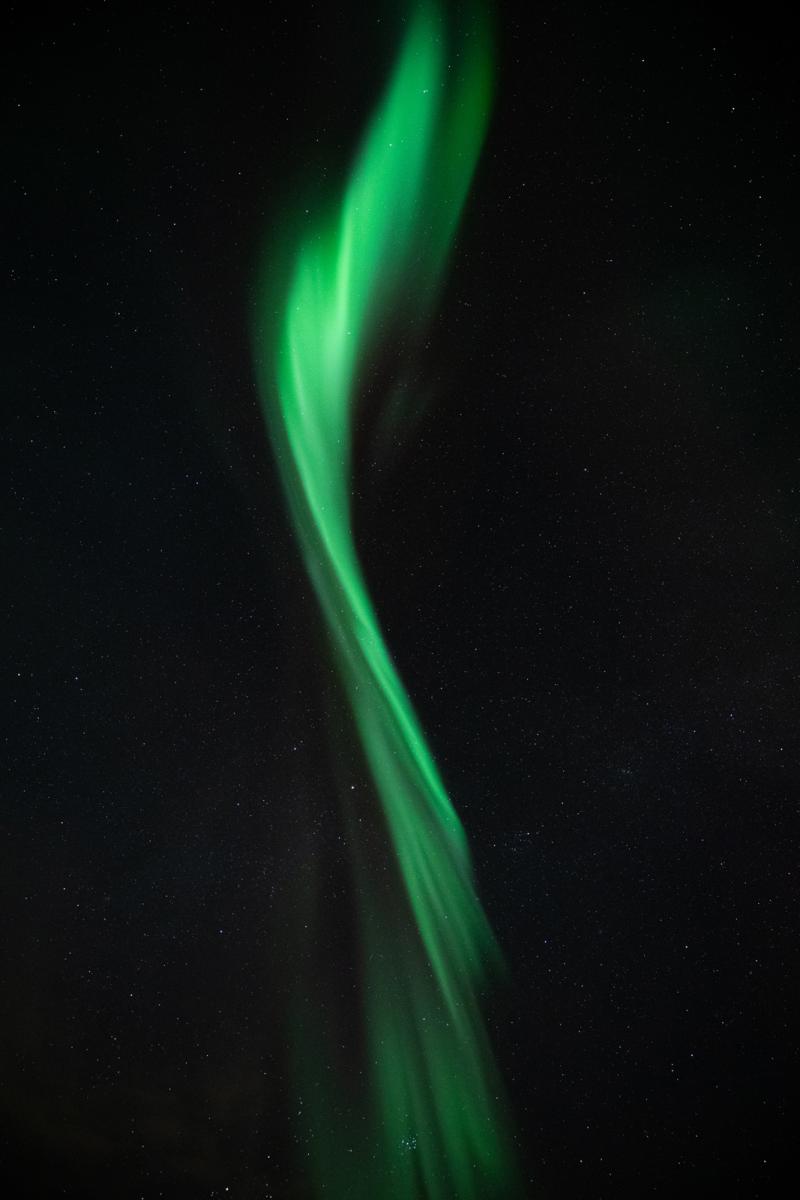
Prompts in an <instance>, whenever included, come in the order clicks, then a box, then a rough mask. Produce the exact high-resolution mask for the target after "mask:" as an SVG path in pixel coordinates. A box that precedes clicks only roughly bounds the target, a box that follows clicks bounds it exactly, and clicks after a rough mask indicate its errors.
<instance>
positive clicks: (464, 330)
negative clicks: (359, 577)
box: [0, 0, 800, 1200]
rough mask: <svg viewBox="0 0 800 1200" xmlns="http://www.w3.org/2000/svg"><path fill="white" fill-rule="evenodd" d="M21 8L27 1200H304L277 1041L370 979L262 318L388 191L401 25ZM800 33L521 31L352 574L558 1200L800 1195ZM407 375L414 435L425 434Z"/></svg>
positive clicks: (4, 1139)
mask: <svg viewBox="0 0 800 1200" xmlns="http://www.w3.org/2000/svg"><path fill="white" fill-rule="evenodd" d="M15 9H16V11H15V12H14V13H13V32H12V34H11V35H10V36H9V34H8V32H7V35H6V38H5V39H4V41H5V50H4V53H5V57H6V64H5V66H4V69H3V73H2V80H3V91H4V101H5V103H4V123H3V143H4V173H3V174H4V187H3V202H2V225H3V230H4V237H3V250H4V255H3V257H4V268H3V271H4V278H5V280H6V281H7V282H8V291H7V299H6V301H5V305H4V315H5V317H6V319H5V320H4V322H3V328H4V335H3V336H4V346H3V350H2V364H3V377H4V381H5V383H4V388H3V393H4V400H3V407H2V417H3V436H2V441H1V442H0V444H1V445H2V454H3V458H4V461H3V477H4V481H5V483H6V486H7V489H8V496H7V500H6V503H5V506H4V514H3V521H2V527H3V535H4V547H5V564H6V569H5V579H6V581H7V587H8V591H7V601H6V605H5V610H6V617H5V622H4V626H5V650H6V652H5V654H4V669H5V686H4V693H5V697H4V698H5V700H6V703H7V716H6V718H5V721H4V729H3V746H4V753H3V781H4V782H3V798H4V803H3V806H2V841H1V842H0V846H1V849H0V889H1V890H2V906H3V917H4V920H3V936H2V939H1V941H2V962H3V974H2V989H1V991H0V995H1V996H2V1005H3V1014H2V1022H0V1031H1V1032H2V1058H1V1059H0V1175H2V1177H3V1178H4V1179H8V1180H10V1190H9V1191H8V1194H9V1195H12V1196H31V1197H39V1196H41V1197H69V1198H70V1200H72V1198H74V1200H82V1198H86V1200H95V1198H100V1197H103V1198H104V1200H105V1198H107V1197H112V1196H113V1197H115V1198H116V1197H119V1200H139V1198H141V1200H156V1198H158V1197H169V1198H170V1200H195V1198H197V1200H200V1198H211V1197H219V1198H225V1197H228V1196H230V1198H231V1200H237V1198H238V1200H255V1198H257V1197H258V1198H266V1197H271V1198H273V1200H310V1197H311V1192H310V1189H309V1185H308V1182H307V1180H306V1178H305V1175H304V1171H303V1166H302V1164H303V1161H304V1154H305V1153H306V1149H305V1147H304V1146H303V1143H302V1137H301V1136H300V1135H299V1134H298V1132H297V1126H296V1124H295V1123H294V1120H295V1117H296V1114H297V1111H298V1107H302V1104H303V1097H302V1096H298V1095H297V1094H296V1091H295V1090H294V1089H293V1087H292V1086H291V1082H290V1080H289V1079H288V1077H287V1070H286V1061H285V1059H286V1045H285V1031H284V1017H283V1015H282V1014H283V1013H285V1010H286V1007H287V1004H289V1003H290V1002H291V995H292V981H294V982H295V984H296V981H297V980H298V979H300V978H310V979H312V980H313V981H314V982H313V983H312V985H311V986H315V987H317V988H318V989H319V991H320V992H322V991H324V990H325V989H326V988H331V989H335V988H336V987H337V986H338V981H339V980H341V979H342V978H343V977H344V976H345V975H347V974H348V973H350V972H351V971H352V963H353V960H354V956H355V954H356V950H355V948H354V945H353V940H354V939H353V923H352V914H351V912H350V901H349V899H348V884H347V880H348V871H349V867H348V858H347V845H346V838H345V832H344V829H343V827H342V821H341V817H340V814H339V810H338V807H337V801H336V796H335V788H336V779H335V776H336V764H335V762H334V758H335V755H334V754H333V751H332V746H331V737H330V728H329V726H330V722H331V717H330V706H331V704H333V705H334V707H335V705H336V704H337V703H339V704H341V702H342V701H341V698H340V697H339V698H338V699H337V697H338V693H337V691H336V688H335V684H334V681H333V668H332V666H331V664H330V660H329V656H328V655H327V652H326V649H325V644H324V639H323V636H322V631H321V625H320V622H319V619H318V615H317V613H316V609H315V605H314V599H313V596H312V594H311V590H310V587H309V585H308V583H307V581H306V578H305V575H304V571H303V566H302V562H301V560H300V555H299V553H298V551H297V549H296V546H295V544H294V542H293V538H292V534H291V530H290V527H289V523H288V521H287V518H286V513H285V506H284V502H283V497H282V494H281V491H280V487H279V481H278V477H277V472H276V469H275V467H274V464H273V460H272V457H271V452H270V447H269V444H268V442H267V439H266V436H265V433H264V428H263V422H262V419H261V415H260V412H259V408H258V402H257V397H256V391H255V385H254V381H253V368H252V350H251V346H250V341H249V323H250V315H251V311H252V305H253V289H254V272H255V268H256V261H257V257H258V253H259V247H260V246H261V244H262V241H263V239H264V238H265V237H267V238H268V237H269V236H270V234H271V232H272V231H274V230H275V229H280V228H284V227H287V226H291V227H298V226H300V225H301V224H302V218H303V216H304V214H305V213H306V210H309V209H310V210H312V211H315V209H316V206H317V205H318V203H319V198H320V196H321V195H322V194H325V195H327V194H329V193H330V194H335V192H336V189H337V188H338V187H340V186H341V183H342V180H343V178H344V174H345V172H346V170H347V168H348V165H349V161H350V157H351V155H352V152H353V149H354V146H355V144H356V142H357V138H358V135H359V133H360V131H361V130H362V128H363V127H364V124H365V121H366V119H367V118H368V116H369V114H370V112H371V110H372V107H373V105H374V102H375V100H376V97H377V95H378V94H379V91H380V87H381V85H382V83H383V80H384V78H385V75H386V72H387V70H388V68H389V66H390V64H391V61H392V56H393V53H394V51H395V49H396V47H397V43H398V38H399V36H400V32H401V29H402V22H401V15H402V14H401V13H400V12H398V11H394V10H392V9H389V8H383V7H382V6H372V5H356V4H347V5H344V6H339V5H336V6H334V5H327V4H313V3H307V2H305V0H301V2H299V3H294V4H291V5H284V4H277V3H275V4H270V3H267V4H264V5H261V6H259V7H258V8H257V10H256V11H255V12H254V13H253V14H252V15H249V16H246V15H245V9H244V8H241V9H240V10H237V9H236V8H235V7H234V8H233V9H231V7H230V6H228V5H223V4H213V3H205V4H202V3H201V4H197V5H189V4H186V5H178V4H168V5H165V6H162V7H161V9H160V11H159V12H158V13H157V14H155V15H154V14H153V13H151V12H149V11H148V10H147V9H146V7H145V6H127V7H125V6H115V5H111V4H103V5H101V4H96V5H67V6H64V7H62V9H60V10H59V11H58V12H57V15H56V16H55V17H53V16H47V17H46V18H45V15H44V13H43V12H40V11H38V10H36V9H29V8H27V7H26V8H23V6H20V5H17V6H15ZM777 13H778V9H777V8H775V9H773V10H770V9H769V8H765V7H762V8H760V9H756V10H752V11H751V12H750V13H749V15H748V19H747V22H746V23H742V24H741V25H736V24H731V16H730V12H729V11H728V12H726V13H725V14H724V19H720V17H719V16H718V14H717V13H715V12H714V11H713V10H711V9H709V10H707V11H704V10H703V8H702V6H701V7H700V9H698V8H697V6H681V7H675V6H660V7H653V6H649V5H644V6H618V7H614V8H610V7H607V6H604V5H602V6H598V5H591V6H586V7H583V6H581V5H554V4H543V5H534V6H529V5H523V4H512V3H507V4H500V5H498V7H497V10H496V24H497V37H498V59H497V95H496V100H495V106H494V111H493V118H492V123H491V126H490V130H489V134H488V138H487V141H486V144H485V147H484V152H483V155H482V157H481V160H480V163H479V167H478V171H477V174H476V177H475V181H474V184H473V188H472V191H471V193H470V195H469V198H468V201H467V205H466V209H465V215H464V220H463V223H462V226H461V229H460V232H459V236H458V239H457V242H456V246H455V250H454V252H453V255H452V259H451V262H450V269H449V274H448V278H447V282H446V285H445V287H444V290H443V293H442V295H441V298H440V301H439V303H438V306H437V309H436V312H435V315H434V317H433V319H432V321H431V323H430V326H429V328H428V329H427V330H426V331H425V336H424V337H423V338H422V339H421V340H420V339H419V338H416V337H415V338H410V339H409V343H408V345H404V344H403V338H402V330H399V331H398V332H396V333H395V335H394V336H395V339H396V341H397V344H395V345H391V346H388V347H387V348H386V353H385V356H384V360H382V361H381V362H380V364H379V365H378V366H377V367H376V368H375V370H374V372H373V375H372V377H371V384H370V386H368V387H367V388H366V391H367V393H368V394H367V395H366V396H365V398H364V405H365V407H364V414H365V415H364V420H363V427H361V428H359V432H358V439H357V450H358V454H357V460H356V482H355V487H354V512H355V525H356V530H357V536H358V545H359V548H360V551H361V555H362V560H363V563H364V566H365V572H366V575H367V578H368V580H369V583H370V585H371V588H372V592H373V596H374V598H375V602H376V606H377V609H378V612H379V614H380V616H381V619H382V623H383V628H384V631H385V634H386V639H387V642H388V645H389V647H390V649H391V651H392V653H393V655H394V657H395V660H396V662H397V664H398V667H399V669H400V671H401V673H402V675H403V678H404V680H405V682H406V684H407V686H408V689H409V692H410V693H411V696H412V697H413V700H414V703H415V705H416V707H417V711H418V713H419V715H420V718H421V720H422V723H423V726H424V728H425V730H426V732H427V734H428V736H429V738H430V742H431V745H432V748H433V750H434V752H435V755H436V758H437V762H438V764H439V766H440V768H441V771H442V774H443V776H444V778H445V780H446V782H447V785H448V788H449V792H450V795H451V797H452V799H453V802H454V804H455V806H456V808H457V810H458V812H459V814H460V815H461V817H462V820H463V822H464V825H465V827H466V830H467V833H468V836H469V840H470V844H471V847H472V851H473V855H474V860H475V867H476V874H477V879H478V885H479V891H480V894H481V897H482V899H483V902H484V905H485V908H486V910H487V912H488V914H489V916H490V919H491V921H492V924H493V927H494V929H495V932H496V934H497V937H498V940H499V942H500V944H501V946H502V947H503V950H504V954H505V958H506V960H507V964H508V968H509V977H508V980H507V981H506V982H505V983H503V984H501V985H500V986H498V987H497V988H496V989H495V991H494V992H493V993H492V994H490V996H489V997H488V1000H487V1006H486V1013H487V1021H488V1024H489V1028H490V1032H491V1036H492V1039H493V1042H494V1046H495V1049H496V1053H497V1058H498V1061H499V1063H500V1067H501V1070H502V1073H503V1075H504V1077H505V1079H506V1082H507V1085H508V1089H509V1092H510V1095H511V1099H512V1106H513V1110H514V1113H515V1120H516V1139H517V1142H518V1145H519V1147H520V1153H521V1155H522V1157H523V1160H524V1164H525V1177H526V1179H528V1180H529V1181H530V1183H529V1194H530V1197H531V1198H532V1200H533V1198H535V1197H541V1198H542V1200H619V1198H620V1197H631V1198H633V1197H650V1196H652V1197H668V1196H669V1197H672V1196H674V1195H675V1193H676V1191H678V1192H680V1193H682V1194H683V1195H689V1196H702V1197H715V1196H726V1197H739V1196H741V1197H747V1198H748V1200H749V1198H761V1200H767V1198H770V1197H773V1196H775V1197H777V1196H779V1195H785V1194H787V1193H786V1192H785V1191H783V1190H781V1188H780V1187H779V1184H778V1180H779V1179H780V1177H781V1174H782V1171H783V1169H784V1168H785V1167H787V1166H788V1167H789V1168H790V1169H791V1170H792V1171H793V1170H794V1155H793V1154H791V1153H790V1152H791V1151H792V1150H793V1149H794V1145H795V1142H796V1122H795V1113H796V1109H797V1081H796V1080H797V1068H798V1062H797V1041H798V1039H797V1037H796V1029H795V1024H796V1013H797V1008H798V1003H799V1002H800V994H799V992H800V989H799V988H798V921H797V912H796V910H797V880H798V863H797V844H798V833H799V832H800V830H799V829H798V785H799V784H800V768H799V767H798V754H797V752H798V738H797V733H796V726H797V715H798V705H797V684H796V677H797V672H798V667H800V654H799V653H798V618H797V611H798V601H799V600H800V595H799V594H798V592H799V590H800V589H798V565H797V563H798V548H799V547H800V526H799V524H798V522H799V521H800V419H798V412H797V395H798V385H800V353H799V352H798V346H799V345H800V343H798V334H797V330H798V321H800V303H799V301H800V285H797V284H796V277H797V263H798V250H799V249H800V246H798V241H799V240H800V239H798V232H797V212H798V211H800V187H799V186H798V182H799V175H798V166H799V165H800V163H799V161H798V104H797V85H796V63H795V57H794V45H795V43H794V42H793V40H792V38H791V37H790V35H789V29H788V25H787V24H782V20H783V19H782V18H781V19H779V18H778V16H777ZM787 20H788V18H787ZM401 369H402V372H403V375H404V378H406V379H407V380H409V381H410V386H411V390H412V391H414V392H415V393H416V394H417V395H418V397H419V401H420V403H419V406H418V411H417V413H416V415H415V419H414V420H413V421H411V422H410V423H409V424H407V427H406V429H405V433H404V436H403V437H402V438H400V439H389V441H387V439H386V437H385V436H382V434H381V424H380V421H379V420H378V419H377V417H376V413H379V411H380V406H381V402H382V400H385V398H386V397H387V396H389V395H390V393H391V391H392V384H393V379H394V376H395V373H396V371H399V370H401ZM306 881H307V882H306ZM304 889H305V891H306V892H307V894H308V895H309V896H310V897H311V899H310V900H309V903H312V902H314V903H316V904H318V905H321V906H323V907H324V909H325V910H326V912H327V914H328V921H329V925H330V928H331V929H332V930H334V934H333V935H332V936H331V937H330V939H329V940H328V942H327V943H326V944H325V945H324V946H323V947H322V949H321V952H320V955H319V958H318V960H317V961H315V962H312V963H309V962H308V961H299V960H300V959H301V958H303V952H302V951H301V950H300V949H299V948H298V946H297V945H296V943H295V942H294V940H293V938H292V937H291V936H290V935H289V924H288V923H287V921H286V919H285V918H286V913H287V910H288V908H289V907H290V906H291V904H292V903H293V902H294V901H293V898H294V897H296V896H297V895H298V893H299V894H302V893H303V890H304ZM353 1020H356V1017H355V1016H353ZM332 1036H333V1035H332ZM356 1066H357V1064H355V1063H354V1070H355V1069H356ZM331 1127H332V1129H335V1128H336V1114H331ZM376 1200H384V1198H383V1197H378V1198H376ZM386 1200H391V1197H390V1196H387V1197H386Z"/></svg>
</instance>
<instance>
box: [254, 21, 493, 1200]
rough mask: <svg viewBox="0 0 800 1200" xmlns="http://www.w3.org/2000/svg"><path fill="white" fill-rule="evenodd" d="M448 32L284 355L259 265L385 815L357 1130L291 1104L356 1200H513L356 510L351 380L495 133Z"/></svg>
mask: <svg viewBox="0 0 800 1200" xmlns="http://www.w3.org/2000/svg"><path fill="white" fill-rule="evenodd" d="M445 32H446V31H445V29H444V27H443V21H442V18H441V15H440V13H439V11H438V9H437V8H436V7H435V6H434V5H433V4H423V5H421V6H420V7H418V8H417V9H416V11H415V13H414V16H413V18H412V19H411V20H410V22H409V24H408V26H407V31H406V34H405V38H404V42H403V45H402V47H401V49H400V52H399V55H398V58H397V61H396V64H395V66H394V69H393V73H392V75H391V78H390V80H389V83H388V86H387V89H386V91H385V94H384V95H383V97H382V99H381V101H380V103H379V105H378V107H377V110H376V112H375V114H374V116H373V118H372V121H371V123H370V125H369V127H368V129H367V131H366V134H365V136H364V140H363V142H362V145H361V148H360V151H359V153H358V155H357V157H356V160H355V163H354V165H353V168H352V171H351V173H350V176H349V179H348V181H347V184H346V187H345V191H344V195H343V197H342V199H341V203H340V204H339V205H338V207H337V208H336V209H335V210H334V211H332V212H328V213H324V214H322V215H321V217H320V218H319V219H318V220H317V221H316V222H315V223H314V224H313V225H312V226H311V227H310V228H309V230H308V232H307V233H306V235H305V236H304V237H303V238H302V240H301V242H300V245H299V248H298V251H297V254H296V258H295V260H294V264H293V267H292V270H291V274H290V280H289V286H288V294H287V295H286V296H285V307H284V309H283V316H282V319H281V323H280V326H279V329H278V332H277V334H276V335H274V336H273V334H272V333H271V324H272V316H271V312H272V310H274V307H275V303H274V300H275V295H274V285H273V283H272V276H271V272H270V269H269V268H270V264H269V263H265V270H264V275H263V280H262V293H261V299H260V302H259V303H260V308H259V313H258V317H257V323H256V362H257V369H258V375H259V388H260V393H261V396H262V401H263V404H264V408H265V412H266V416H267V420H268V425H269V429H270V432H271V436H272V440H273V444H274V447H275V451H276V455H277V458H278V461H279V464H280V468H281V475H282V481H283V485H284V489H285V493H286V499H287V502H288V505H289V510H290V514H291V517H292V521H293V524H294V529H295V532H296V535H297V538H298V541H299V544H300V547H301V550H302V553H303V558H304V561H305V565H306V568H307V570H308V573H309V576H310V578H311V580H312V582H313V586H314V589H315V591H316V595H317V598H318V600H319V603H320V605H321V608H322V612H323V615H324V619H325V623H326V627H327V631H328V635H329V638H330V642H331V646H332V648H333V651H334V656H335V659H336V662H337V665H338V669H339V673H340V676H341V680H342V683H343V686H344V689H345V692H346V695H347V698H348V701H349V705H350V708H351V710H352V714H353V717H354V720H355V725H356V727H357V730H358V733H359V737H360V740H361V743H362V747H363V751H364V755H365V758H366V762H367V764H368V768H369V772H370V774H371V777H372V782H373V786H374V792H375V796H376V797H377V801H378V802H379V804H380V806H381V811H382V814H383V821H382V824H381V825H380V828H382V830H383V837H384V839H385V842H386V847H385V849H386V855H385V861H380V862H378V861H376V845H375V838H374V836H370V837H369V838H367V837H366V836H365V835H364V833H363V832H362V829H361V822H360V818H359V815H358V812H357V811H356V809H355V808H350V809H348V808H347V805H348V804H354V803H355V802H354V801H350V800H349V798H348V797H347V796H344V797H343V803H344V804H345V818H346V823H347V827H348V836H349V839H350V850H351V857H352V862H353V869H354V872H355V875H356V887H355V893H356V896H357V902H358V905H359V922H360V937H361V942H362V965H363V986H362V997H363V1001H362V1003H363V1022H364V1061H365V1064H366V1068H365V1078H364V1081H363V1094H362V1095H361V1097H360V1098H359V1099H358V1100H357V1101H356V1107H357V1110H358V1118H357V1120H355V1121H354V1122H351V1123H352V1124H354V1126H355V1127H354V1128H347V1129H338V1128H337V1125H336V1121H337V1118H336V1115H335V1110H336V1108H337V1083H336V1080H335V1079H334V1081H333V1082H332V1083H330V1084H328V1083H325V1082H324V1081H323V1082H322V1083H320V1082H319V1077H318V1078H317V1082H316V1083H312V1082H311V1075H312V1072H310V1071H309V1069H308V1064H307V1063H306V1066H305V1068H304V1067H303V1066H302V1065H301V1066H300V1068H299V1082H298V1087H302V1088H303V1091H304V1093H305V1094H304V1102H305V1105H306V1112H308V1111H309V1108H310V1109H311V1115H310V1116H309V1118H308V1119H309V1122H310V1125H311V1126H312V1128H311V1129H310V1131H309V1139H308V1140H309V1145H310V1147H311V1157H312V1162H311V1168H312V1174H314V1175H315V1177H316V1186H317V1190H318V1192H319V1193H320V1194H323V1195H325V1196H331V1197H345V1196H346V1197H363V1198H364V1200H367V1198H369V1200H384V1198H385V1200H422V1198H426V1200H455V1198H458V1200H487V1198H488V1197H493V1196H498V1197H499V1196H503V1197H510V1196H511V1195H512V1194H514V1193H515V1191H516V1175H515V1170H514V1165H513V1155H512V1153H511V1151H510V1149H509V1139H508V1135H507V1132H506V1129H505V1118H504V1115H503V1111H502V1105H501V1101H500V1100H499V1099H498V1094H499V1092H500V1087H499V1084H498V1081H497V1078H496V1074H495V1068H494V1064H493V1059H492V1054H491V1050H490V1048H489V1044H488V1040H487V1037H486V1032H485V1028H484V1024H483V1020H482V1017H481V1013H480V1009H479V1004H478V991H479V988H480V986H481V982H482V977H483V973H484V970H485V967H486V964H487V963H489V962H490V961H491V960H492V959H493V958H494V957H495V956H496V950H495V947H494V943H493V939H492V935H491V931H490V929H489V927H488V924H487V921H486V918H485V916H484V913H483V910H482V909H481V906H480V904H479V901H478V899H477V897H476V895H475V890H474V886H473V879H472V870H471V864H470V858H469V851H468V848H467V845H466V840H465V837H464V832H463V829H462V826H461V823H460V821H459V819H458V817H457V815H456V813H455V810H454V808H453V806H452V804H451V803H450V800H449V798H448V796H447V793H446V791H445V788H444V786H443V784H442V780H441V778H440V775H439V772H438V770H437V767H436V764H435V762H434V761H433V758H432V756H431V753H430V751H429V749H428V746H427V744H426V741H425V737H424V735H423V732H422V729H421V727H420V724H419V721H418V719H417V717H416V715H415V713H414V710H413V708H412V705H411V702H410V700H409V697H408V694H407V693H406V690H405V688H404V687H403V684H402V682H401V680H400V678H399V676H398V673H397V671H396V669H395V667H394V665H393V663H392V660H391V658H390V656H389V652H388V650H387V648H386V645H385V643H384V641H383V638H382V636H381V632H380V628H379V624H378V620H377V617H376V614H375V610H374V608H373V605H372V602H371V600H370V597H369V593H368V590H367V586H366V583H365V580H364V576H363V573H362V569H361V566H360V563H359V560H358V556H357V553H356V548H355V543H354V538H353V528H352V522H351V508H350V496H351V458H352V428H353V417H354V406H355V401H356V393H357V383H358V373H359V371H360V370H361V369H362V368H363V364H364V358H365V355H366V354H367V353H368V351H369V350H370V349H371V347H372V345H373V343H374V340H375V335H376V331H377V327H378V323H379V321H380V319H381V318H382V317H384V318H385V317H386V315H387V314H388V313H389V312H390V311H392V310H394V311H395V312H396V311H397V308H398V306H400V305H404V306H406V307H407V306H409V305H412V306H413V309H414V312H415V315H418V314H419V312H420V311H421V310H422V309H424V308H425V307H426V306H428V305H429V304H430V302H431V300H432V298H433V295H434V292H435V289H436V284H437V282H438V281H439V279H440V276H441V272H442V268H443V266H444V262H445V259H446V255H447V251H448V249H449V246H450V244H451V241H452V238H453V234H454V232H455V228H456V225H457V222H458V217H459V214H460V212H461V208H462V205H463V202H464V199H465V197H466V193H467V189H468V187H469V183H470V179H471V177H472V173H473V170H474V167H475V163H476V159H477V156H478V152H479V149H480V146H481V143H482V140H483V135H484V132H485V127H486V121H487V116H488V109H489V100H490V92H491V47H490V38H489V35H488V31H487V27H486V24H485V22H484V20H482V19H481V18H480V16H478V15H476V14H474V13H471V15H470V18H469V19H468V20H467V21H466V22H465V27H464V30H463V32H462V35H461V37H460V38H459V41H458V44H456V45H451V46H450V47H449V53H448V48H447V47H446V45H445ZM451 64H452V67H451ZM265 343H266V346H265ZM378 849H379V850H380V847H378ZM392 862H393V863H394V866H393V867H392V870H391V871H388V872H387V864H390V863H392ZM392 880H394V885H393V884H392ZM305 1020H306V1021H308V1018H307V1017H306V1018H305ZM299 1040H300V1042H301V1043H302V1042H303V1041H304V1040H305V1043H306V1046H307V1047H312V1046H313V1047H315V1049H314V1050H311V1049H308V1055H312V1054H317V1053H318V1052H319V1047H320V1043H321V1042H324V1039H323V1038H322V1037H321V1035H320V1034H319V1032H318V1031H315V1030H313V1029H306V1030H305V1031H302V1032H301V1035H300V1039H299ZM322 1052H323V1053H324V1045H323V1046H322ZM300 1053H301V1054H302V1050H301V1051H300ZM333 1057H335V1056H334V1055H333V1053H332V1058H333ZM324 1074H325V1072H324V1071H323V1072H322V1075H323V1076H324ZM328 1089H329V1090H328ZM309 1093H312V1095H309ZM314 1096H316V1105H317V1107H316V1110H315V1109H314V1103H315V1101H314ZM323 1109H324V1110H325V1111H323ZM313 1126H317V1128H316V1129H314V1128H313Z"/></svg>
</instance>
